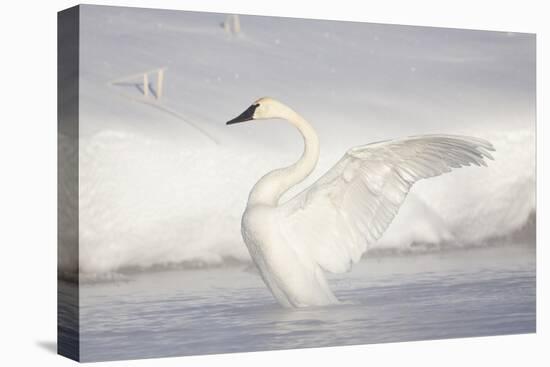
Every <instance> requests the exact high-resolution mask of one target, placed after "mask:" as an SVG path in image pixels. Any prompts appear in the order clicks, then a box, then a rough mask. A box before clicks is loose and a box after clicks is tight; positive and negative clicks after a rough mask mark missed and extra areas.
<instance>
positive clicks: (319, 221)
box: [227, 98, 494, 307]
mask: <svg viewBox="0 0 550 367" xmlns="http://www.w3.org/2000/svg"><path fill="white" fill-rule="evenodd" d="M259 119H283V120H286V121H288V122H290V123H291V124H292V125H294V126H295V127H296V128H297V129H298V131H299V132H300V133H301V134H302V137H303V139H304V144H305V147H304V152H303V154H302V156H301V158H300V159H299V160H298V161H297V162H296V163H294V164H292V165H291V166H288V167H284V168H279V169H276V170H274V171H271V172H269V173H267V174H266V175H265V176H263V177H262V178H261V179H260V180H259V181H258V182H257V183H256V184H255V185H254V187H253V188H252V191H251V192H250V195H249V198H248V203H247V206H246V210H245V212H244V214H243V217H242V223H241V231H242V236H243V239H244V242H245V243H246V246H247V247H248V251H249V252H250V255H251V257H252V259H253V261H254V262H255V263H256V265H257V267H258V269H259V271H260V274H261V277H262V279H263V280H264V282H265V284H266V285H267V287H268V288H269V290H270V291H271V292H272V293H273V296H274V297H275V298H276V299H277V301H278V302H279V303H280V304H281V305H282V306H283V307H306V306H322V305H328V304H334V303H338V300H337V299H336V297H335V296H334V294H333V293H332V292H331V290H330V289H329V287H328V283H327V280H326V279H325V276H324V271H325V270H326V271H329V272H333V273H341V272H345V271H348V270H349V269H350V268H351V266H352V264H353V263H355V262H357V261H358V260H359V259H360V258H361V255H362V254H363V253H364V252H365V251H366V250H367V249H368V247H369V245H371V244H372V243H374V242H375V241H376V240H378V239H379V238H380V237H381V236H382V234H383V233H384V231H385V230H386V228H387V227H388V225H389V224H390V222H391V221H392V220H393V218H394V217H395V215H396V214H397V211H398V210H399V207H400V206H401V204H402V203H403V201H404V200H405V197H406V196H407V193H408V192H409V190H410V188H411V186H412V185H413V184H414V183H415V182H416V181H418V180H420V179H423V178H428V177H434V176H438V175H441V174H443V173H445V172H449V171H451V169H452V168H458V167H462V166H468V165H470V164H471V163H473V164H475V165H484V166H486V163H485V161H484V158H489V159H493V158H492V157H491V155H490V153H489V151H493V150H494V148H493V146H492V145H491V143H489V142H487V141H485V140H481V139H478V138H473V137H467V136H454V135H424V136H413V137H408V138H404V139H398V140H388V141H382V142H377V143H372V144H367V145H363V146H359V147H355V148H352V149H350V150H348V152H347V153H346V154H345V155H344V157H343V158H342V159H340V161H339V162H338V163H336V164H335V165H334V166H333V167H332V168H331V169H330V170H329V171H328V172H327V173H325V174H324V175H323V176H322V177H321V178H320V179H319V180H317V181H316V182H315V183H314V184H312V185H311V186H310V187H308V188H306V189H305V190H304V191H303V192H301V193H300V194H298V195H297V196H295V197H294V198H292V199H290V200H288V201H286V202H284V203H280V202H279V200H280V198H281V196H282V195H283V194H284V193H285V192H286V191H287V190H288V189H289V188H291V187H292V186H294V185H296V184H298V183H299V182H301V181H303V180H304V179H305V178H306V177H307V176H308V175H309V174H310V173H311V172H312V171H313V169H314V168H315V166H316V164H317V160H318V158H319V139H318V138H317V134H316V133H315V130H314V129H313V128H312V126H311V125H310V124H309V123H308V122H307V121H306V120H305V119H304V118H303V117H302V116H300V115H299V114H298V113H296V112H295V111H294V110H292V109H291V108H290V107H288V106H286V105H284V104H283V103H281V102H279V101H276V100H274V99H272V98H261V99H259V100H257V101H256V102H254V103H253V104H252V105H251V106H250V107H249V108H248V109H247V110H246V111H244V112H243V113H242V114H240V115H239V116H237V117H236V118H234V119H232V120H231V121H228V122H227V125H230V124H235V123H238V122H243V121H249V120H259Z"/></svg>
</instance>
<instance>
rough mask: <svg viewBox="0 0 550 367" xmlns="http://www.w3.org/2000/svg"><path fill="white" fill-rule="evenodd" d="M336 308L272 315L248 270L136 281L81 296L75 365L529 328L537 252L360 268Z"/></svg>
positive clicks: (406, 259) (89, 288)
mask: <svg viewBox="0 0 550 367" xmlns="http://www.w3.org/2000/svg"><path fill="white" fill-rule="evenodd" d="M330 282H331V287H332V289H333V290H334V292H335V294H336V295H337V297H338V298H339V299H340V300H341V301H342V302H343V303H342V304H341V305H336V306H331V307H318V308H308V309H298V310H287V309H283V308H281V307H279V306H278V305H277V304H276V303H275V301H274V299H273V298H272V297H271V295H270V293H268V291H267V290H266V288H265V287H264V285H263V283H262V282H261V280H260V278H259V276H258V275H257V274H256V273H255V272H254V271H253V270H252V269H249V268H247V267H246V266H242V267H230V268H217V269H202V270H192V271H191V270H177V271H176V270H172V271H163V272H148V273H139V274H134V275H131V276H130V280H128V281H116V282H107V283H96V284H85V285H83V286H81V289H80V307H81V314H80V315H81V316H80V327H81V335H80V338H81V339H80V340H81V344H80V345H81V351H80V356H81V360H82V361H98V360H114V359H132V358H151V357H167V356H179V355H194V354H211V353H228V352H246V351H258V350H274V349H288V348H305V347H323V346H337V345H353V344H365V343H382V342H400V341H412V340H426V339H440V338H456V337H472V336H483V335H502V334H517V333H531V332H535V327H536V312H535V311H536V307H535V284H536V281H535V248H534V246H531V245H521V246H520V245H518V246H510V247H494V248H484V249H475V250H455V251H450V252H439V253H433V254H424V255H408V256H385V257H373V258H370V259H366V260H363V261H362V262H360V263H359V264H357V266H356V267H355V268H354V269H353V271H352V272H351V273H348V274H342V275H338V276H331V277H330Z"/></svg>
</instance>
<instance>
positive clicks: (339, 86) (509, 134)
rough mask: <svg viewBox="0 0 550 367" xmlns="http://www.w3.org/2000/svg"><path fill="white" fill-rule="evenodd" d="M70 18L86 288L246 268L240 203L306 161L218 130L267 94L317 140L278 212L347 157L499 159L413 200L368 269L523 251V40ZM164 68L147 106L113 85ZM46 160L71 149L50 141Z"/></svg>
mask: <svg viewBox="0 0 550 367" xmlns="http://www.w3.org/2000/svg"><path fill="white" fill-rule="evenodd" d="M81 9H82V11H81V16H80V20H81V28H80V29H81V34H80V46H81V48H80V73H81V74H80V100H79V103H80V137H79V144H80V149H79V155H78V159H79V163H80V172H79V182H80V183H79V190H80V192H79V205H80V218H79V219H80V223H79V226H80V227H79V244H80V247H79V248H80V254H79V261H80V271H81V273H82V274H84V275H87V276H90V277H95V276H101V275H104V274H110V273H113V272H118V271H121V270H124V269H136V268H138V269H148V268H151V267H165V266H171V265H176V264H177V265H178V266H183V267H198V266H199V267H200V266H205V265H221V264H225V263H234V262H235V261H238V262H248V261H249V255H248V252H247V250H246V247H245V245H244V243H243V242H242V239H241V236H240V217H241V214H242V212H243V211H244V208H245V205H246V200H247V198H248V193H249V190H250V188H251V187H252V186H253V184H254V183H255V182H256V181H257V180H258V179H259V178H260V177H261V176H262V175H263V174H265V173H266V172H267V171H269V170H272V169H274V168H277V167H281V166H284V165H288V164H291V163H292V162H293V161H295V160H296V159H297V158H298V157H299V156H300V154H301V151H302V140H301V138H300V137H299V135H298V134H297V133H296V131H295V130H294V129H293V128H292V127H291V126H289V125H288V124H285V123H284V122H281V121H275V120H273V121H259V122H251V123H246V124H239V125H237V126H232V127H228V126H226V125H225V121H227V120H229V119H231V118H233V117H235V116H236V115H237V114H239V113H241V112H242V111H243V110H244V109H245V108H247V107H248V106H249V105H250V104H251V103H252V102H253V101H254V100H256V99H257V98H260V97H263V96H270V97H273V98H276V99H279V100H281V101H283V102H284V103H286V104H288V105H289V106H291V107H292V108H294V109H295V110H296V111H297V112H299V113H300V114H302V115H303V116H304V117H305V118H306V119H307V120H308V121H309V122H311V124H312V125H313V126H314V128H315V129H316V130H317V132H318V134H319V138H320V141H321V157H320V161H319V166H318V168H317V170H316V171H315V172H314V174H313V175H312V176H311V177H310V178H309V179H308V180H306V181H305V182H304V183H302V184H301V185H300V187H297V188H295V189H294V190H292V192H290V193H289V194H287V196H286V197H290V196H291V195H292V194H293V193H297V192H299V191H300V190H301V189H302V188H304V187H307V185H309V184H311V183H312V182H313V181H314V180H315V179H316V178H318V177H319V176H320V175H322V174H323V173H324V172H326V170H327V169H329V168H330V167H331V166H332V165H333V164H334V163H336V161H337V160H338V159H339V158H340V157H341V156H342V155H343V154H344V153H345V151H346V150H348V149H349V148H351V147H353V146H357V145H363V144H367V143H370V142H374V141H378V140H383V139H393V138H398V137H403V136H408V135H420V134H433V133H445V134H464V135H472V136H477V137H480V138H484V139H487V140H489V141H491V142H492V143H493V145H494V146H495V148H496V152H495V154H494V157H495V161H491V162H489V167H488V168H479V167H473V168H470V167H466V168H462V169H460V170H457V171H455V172H453V173H450V174H446V175H444V176H441V177H438V178H433V179H430V180H429V181H421V182H419V183H418V184H416V185H415V186H414V187H413V189H412V191H411V194H410V195H409V197H408V198H407V200H406V201H405V204H404V206H403V207H402V208H401V210H400V212H399V214H398V215H397V217H396V219H395V221H394V222H393V223H392V224H391V225H390V227H389V229H388V231H387V232H386V233H385V235H384V236H383V237H382V239H381V240H380V241H379V242H378V243H377V244H376V245H375V246H373V248H372V249H371V250H370V251H369V252H367V254H366V255H365V256H369V254H371V255H372V254H374V253H376V252H377V251H383V252H388V251H389V252H391V253H399V254H403V253H411V252H423V251H438V250H441V249H448V248H462V247H472V246H475V247H479V246H488V245H493V244H494V243H495V241H496V240H498V241H500V242H503V241H507V239H513V242H514V243H516V244H520V245H525V244H527V245H531V246H534V215H535V177H536V175H535V116H536V115H535V91H536V88H535V36H534V35H532V34H518V33H507V32H488V31H474V30H457V29H442V28H429V27H410V26H396V25H380V24H368V23H354V22H333V21H323V20H306V19H290V18H275V17H260V16H240V17H239V19H240V27H241V30H240V32H238V33H235V32H231V31H229V32H228V31H227V30H226V29H224V26H223V23H224V22H226V21H227V16H226V15H224V14H214V13H210V14H209V13H194V12H181V11H177V12H176V11H164V10H151V9H132V8H116V7H97V6H87V5H84V6H82V7H81ZM160 67H165V68H166V70H165V74H164V89H163V96H162V98H161V99H160V100H159V101H157V102H155V103H143V101H141V98H142V96H143V92H142V91H140V90H139V88H137V87H136V86H135V85H134V86H132V85H131V83H128V84H130V85H113V83H111V82H112V81H113V80H115V79H119V78H123V77H125V76H127V75H131V74H135V73H140V72H142V71H145V70H151V69H156V68H160ZM152 91H154V87H153V88H152ZM169 111H172V112H174V111H175V112H176V114H174V113H170V112H169ZM193 125H195V126H197V127H200V129H202V130H204V131H205V132H207V134H208V135H209V136H211V137H213V138H214V139H212V138H210V137H209V136H207V135H205V134H203V133H202V132H200V131H199V130H198V129H197V128H196V127H194V126H193ZM59 149H61V150H62V149H71V144H70V142H69V139H68V138H65V137H64V136H63V135H60V136H59ZM61 170H62V168H61ZM60 220H63V219H62V218H61V219H60ZM526 232H527V233H526ZM67 236H69V234H67ZM518 238H519V239H520V240H518ZM63 241H64V239H63V234H62V235H61V242H60V243H61V245H62V246H63V243H64V242H63ZM72 260H74V259H71V258H70V256H69V257H67V259H66V261H61V263H60V267H61V268H63V267H64V266H68V265H70V263H71V261H72Z"/></svg>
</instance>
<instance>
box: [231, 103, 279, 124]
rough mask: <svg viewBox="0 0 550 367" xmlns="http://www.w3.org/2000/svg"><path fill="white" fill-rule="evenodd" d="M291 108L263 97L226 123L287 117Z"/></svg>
mask: <svg viewBox="0 0 550 367" xmlns="http://www.w3.org/2000/svg"><path fill="white" fill-rule="evenodd" d="M289 110H290V109H289V108H288V107H287V106H285V105H284V104H282V103H281V102H279V101H277V100H275V99H273V98H269V97H263V98H260V99H258V100H257V101H255V102H254V103H252V105H250V107H248V108H247V109H246V110H245V111H244V112H243V113H241V114H240V115H239V116H237V117H235V118H234V119H232V120H229V121H227V122H226V125H232V124H236V123H239V122H245V121H250V120H261V119H273V118H287V116H288V112H289Z"/></svg>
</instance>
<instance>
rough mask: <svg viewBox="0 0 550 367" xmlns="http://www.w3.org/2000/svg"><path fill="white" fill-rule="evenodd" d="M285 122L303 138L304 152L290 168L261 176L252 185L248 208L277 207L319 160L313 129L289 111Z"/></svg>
mask: <svg viewBox="0 0 550 367" xmlns="http://www.w3.org/2000/svg"><path fill="white" fill-rule="evenodd" d="M282 118H284V119H285V120H287V121H288V122H290V123H291V124H292V125H294V126H295V127H296V128H297V129H298V131H299V132H300V133H301V134H302V137H303V138H304V152H303V154H302V156H301V157H300V159H299V160H298V161H297V162H296V163H294V164H293V165H291V166H288V167H284V168H279V169H276V170H274V171H271V172H269V173H268V174H266V175H265V176H263V177H262V178H261V179H260V180H259V181H258V182H257V183H256V185H254V188H253V189H252V191H251V192H250V196H249V197H248V206H252V205H270V206H277V205H278V204H279V199H280V198H281V196H283V194H284V193H285V192H286V191H288V189H290V188H291V187H293V186H294V185H297V184H298V183H300V182H302V181H303V180H304V179H305V178H306V177H307V176H309V174H310V173H311V172H312V171H313V169H314V168H315V166H316V165H317V161H318V159H319V138H318V137H317V134H316V133H315V130H313V127H312V126H311V125H310V124H309V123H308V122H307V121H306V120H305V119H304V118H303V117H302V116H300V115H299V114H297V113H296V112H294V111H293V110H291V109H288V111H286V113H285V116H283V117H282Z"/></svg>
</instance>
